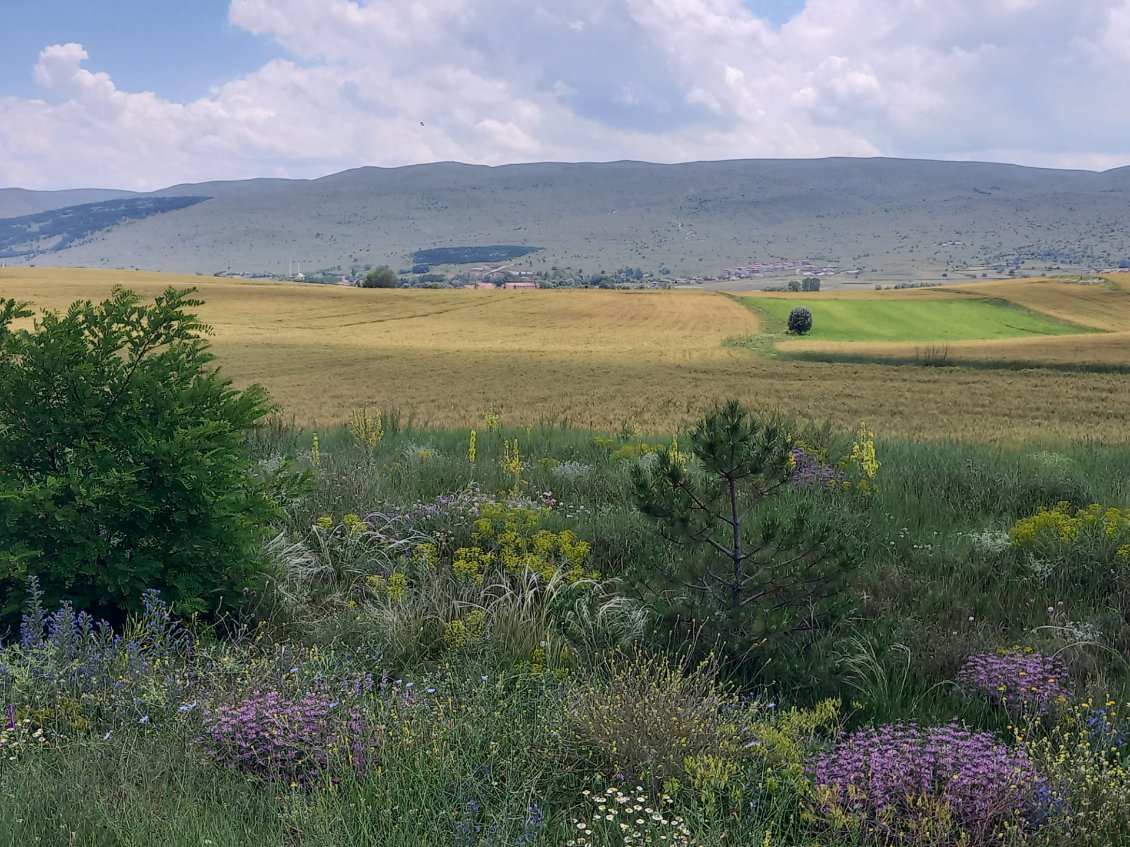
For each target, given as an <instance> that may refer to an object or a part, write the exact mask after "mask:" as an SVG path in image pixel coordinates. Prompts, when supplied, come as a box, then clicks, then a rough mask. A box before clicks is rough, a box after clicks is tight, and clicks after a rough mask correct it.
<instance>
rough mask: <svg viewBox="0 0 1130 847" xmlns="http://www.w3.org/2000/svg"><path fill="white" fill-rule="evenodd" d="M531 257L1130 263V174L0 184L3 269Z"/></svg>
mask: <svg viewBox="0 0 1130 847" xmlns="http://www.w3.org/2000/svg"><path fill="white" fill-rule="evenodd" d="M491 245H518V246H527V247H536V248H538V249H536V250H533V251H532V252H529V253H528V254H526V255H524V256H522V257H520V258H518V259H516V260H515V261H514V262H513V265H514V267H515V268H516V269H519V270H529V271H535V272H537V271H550V270H551V269H553V268H557V269H558V270H559V272H560V270H561V269H565V268H569V269H573V270H576V271H579V272H583V273H586V274H588V273H596V272H598V271H606V272H612V271H615V270H616V269H618V268H620V267H633V268H635V267H638V268H642V269H643V270H644V271H645V272H649V273H659V272H662V271H665V272H667V273H669V274H671V275H697V276H717V275H719V274H721V273H722V272H723V271H724V269H727V268H730V269H732V268H739V267H743V266H750V265H752V264H754V263H769V262H778V263H781V262H784V263H790V262H791V263H798V262H807V263H810V264H811V265H812V266H815V267H820V268H825V267H827V268H836V269H838V270H839V271H840V272H841V273H843V272H846V271H852V272H854V273H856V274H857V276H855V277H852V278H853V279H861V280H900V279H916V278H929V277H932V276H940V275H941V274H943V273H945V274H947V275H949V276H951V277H956V276H960V275H962V274H964V275H966V276H979V275H982V274H985V273H988V274H990V275H1001V274H1003V273H1007V272H1008V271H1010V270H1011V271H1012V272H1013V273H1016V272H1022V273H1026V272H1036V271H1042V270H1044V269H1047V268H1072V269H1074V268H1080V269H1082V268H1098V267H1110V266H1116V265H1118V264H1120V263H1127V262H1130V167H1124V168H1118V169H1115V170H1110V171H1105V172H1101V173H1100V172H1092V171H1065V170H1051V169H1042V168H1029V167H1021V166H1017V165H1003V164H989V163H977V162H942V161H925V160H903V159H847V158H834V159H809V160H803V159H801V160H797V159H790V160H762V159H753V160H736V161H718V162H693V163H685V164H676V165H660V164H649V163H644V162H632V161H624V162H609V163H577V164H564V163H542V164H520V165H504V166H498V167H487V166H480V165H465V164H458V163H450V162H448V163H436V164H428V165H413V166H408V167H401V168H375V167H365V168H358V169H355V170H349V171H344V172H342V173H337V174H333V175H331V176H326V177H322V178H320V179H311V180H290V179H252V180H241V181H228V182H209V183H199V184H192V185H177V186H172V187H169V188H164V189H161V190H159V191H154V192H148V193H136V192H127V191H114V190H102V189H79V190H71V191H51V192H41V191H28V190H24V189H18V188H5V189H0V262H3V263H5V264H8V265H29V264H35V265H40V266H48V265H50V266H86V267H122V268H141V269H146V270H161V271H175V272H182V273H206V274H211V273H235V274H286V273H288V272H292V271H294V270H295V269H296V268H300V269H301V270H303V271H306V272H313V271H319V270H325V271H330V272H334V273H336V272H341V273H348V272H351V271H357V270H359V269H363V268H365V267H366V266H372V265H381V264H388V265H391V266H393V267H394V268H400V267H405V266H410V265H411V264H412V263H413V261H414V259H413V257H414V254H416V253H417V251H422V250H431V249H433V248H444V247H489V246H491Z"/></svg>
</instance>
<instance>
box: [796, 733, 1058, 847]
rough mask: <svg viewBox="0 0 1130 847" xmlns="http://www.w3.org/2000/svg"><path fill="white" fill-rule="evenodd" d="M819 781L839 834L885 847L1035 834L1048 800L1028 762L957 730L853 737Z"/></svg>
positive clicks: (816, 773) (825, 761)
mask: <svg viewBox="0 0 1130 847" xmlns="http://www.w3.org/2000/svg"><path fill="white" fill-rule="evenodd" d="M810 773H811V775H812V778H813V781H814V782H815V785H816V798H817V802H818V804H819V806H820V807H821V810H822V811H823V813H824V814H825V815H826V817H827V818H828V820H829V821H830V822H831V823H832V824H833V825H835V826H838V827H842V828H845V829H849V830H852V831H855V832H856V833H858V834H859V835H860V836H862V837H863V838H864V839H866V840H868V841H873V842H877V843H882V844H905V845H925V844H929V845H958V844H961V845H990V844H999V843H1001V842H1000V838H1001V837H1002V836H1003V834H1004V833H1005V832H1007V831H1013V832H1017V831H1024V830H1026V829H1028V828H1030V824H1031V822H1032V820H1033V818H1034V817H1035V815H1036V812H1037V806H1038V803H1039V798H1040V795H1041V791H1042V790H1043V780H1042V778H1041V776H1040V775H1039V773H1038V772H1037V770H1036V768H1035V766H1034V765H1033V764H1032V761H1031V759H1030V758H1029V757H1028V755H1027V754H1026V753H1025V752H1023V751H1020V750H1012V749H1010V748H1009V747H1007V746H1005V745H1004V744H1002V743H1000V742H999V741H998V740H997V739H996V738H995V737H994V736H993V735H992V734H991V733H987V732H969V731H967V730H964V729H961V728H960V727H958V726H957V725H956V724H951V725H949V726H941V727H930V728H924V727H919V726H918V725H917V724H915V723H897V724H891V725H887V726H881V727H878V728H876V729H866V730H861V731H859V732H854V733H851V734H849V735H847V736H845V737H844V738H842V739H841V740H840V741H839V742H838V743H837V744H836V745H835V746H834V747H833V748H832V749H831V750H829V751H827V752H824V753H821V754H819V755H818V756H817V757H816V759H815V761H814V762H812V763H811V765H810Z"/></svg>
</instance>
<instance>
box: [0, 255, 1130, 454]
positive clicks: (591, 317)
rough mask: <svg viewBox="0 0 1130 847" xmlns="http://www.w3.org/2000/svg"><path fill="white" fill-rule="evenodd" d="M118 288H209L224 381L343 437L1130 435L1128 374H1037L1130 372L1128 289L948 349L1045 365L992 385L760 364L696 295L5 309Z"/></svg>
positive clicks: (425, 294) (1084, 297)
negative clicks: (139, 302)
mask: <svg viewBox="0 0 1130 847" xmlns="http://www.w3.org/2000/svg"><path fill="white" fill-rule="evenodd" d="M115 284H123V285H126V286H129V287H132V288H134V289H136V290H137V291H139V292H140V293H142V294H143V295H145V296H152V295H154V294H156V293H158V292H160V291H162V290H163V289H164V288H165V287H167V286H169V285H176V286H187V285H195V286H197V287H198V288H199V289H200V292H199V293H200V297H201V298H202V299H203V300H204V301H205V304H204V306H203V307H201V309H200V313H201V315H202V317H203V319H204V320H206V321H207V322H208V323H210V324H211V325H212V326H213V328H214V335H213V338H212V340H213V349H214V351H215V353H216V354H217V356H218V358H219V362H220V363H221V364H222V365H223V367H224V368H225V371H226V372H227V373H229V374H230V375H231V376H232V377H233V378H234V379H235V380H236V381H237V382H238V383H239V384H241V385H246V384H249V383H251V382H260V383H262V384H263V385H265V386H266V387H267V388H268V389H269V391H270V393H271V396H272V397H273V398H274V399H275V400H276V401H278V402H279V403H280V405H281V408H282V410H283V412H284V414H285V415H286V416H287V417H288V418H293V419H294V420H295V421H296V422H298V423H300V424H303V425H306V426H318V425H322V426H325V425H327V424H330V425H332V424H333V423H335V422H337V421H340V420H342V419H344V418H345V416H346V415H348V413H349V410H350V409H351V408H353V407H355V406H374V407H378V408H385V409H390V408H399V409H402V410H404V412H405V414H413V415H415V416H416V418H417V420H418V421H420V422H422V423H424V422H426V423H427V424H429V425H431V426H435V427H466V426H468V425H470V424H471V423H472V422H474V421H476V420H478V419H479V418H480V417H481V415H482V414H483V412H484V411H485V410H486V409H488V408H490V407H494V408H496V409H500V410H502V411H503V412H504V413H505V415H506V416H507V417H508V418H509V419H512V420H520V421H528V422H532V423H554V424H557V425H569V426H575V427H583V428H591V429H606V430H618V429H620V428H621V427H622V426H625V425H635V426H639V427H642V428H643V429H645V430H648V431H655V432H659V431H666V432H672V431H674V430H675V429H676V428H677V427H679V426H681V425H682V424H683V423H684V422H685V421H686V420H687V419H688V418H689V417H691V416H692V415H693V414H695V413H696V412H697V410H699V409H701V408H703V407H704V406H706V405H708V404H709V403H710V402H711V401H713V400H714V399H715V398H717V397H720V396H731V397H736V398H738V399H741V400H743V401H745V402H746V403H747V404H748V405H750V406H753V407H756V408H760V409H774V408H781V409H785V410H787V411H789V412H792V413H795V414H798V415H800V416H801V417H804V418H805V419H808V420H815V421H826V422H828V423H829V424H831V425H833V426H835V427H837V428H840V429H849V428H851V427H853V426H854V425H855V424H856V423H857V422H858V421H860V420H864V419H865V420H868V421H870V422H872V423H873V424H875V425H876V426H878V427H879V429H880V431H882V432H885V433H888V434H890V435H898V436H903V437H909V438H918V439H931V440H949V439H957V440H961V441H964V442H971V443H978V442H980V443H986V442H987V443H995V444H1014V445H1015V444H1021V443H1025V442H1027V443H1033V442H1049V441H1051V442H1057V443H1070V442H1078V441H1087V440H1098V441H1101V442H1106V443H1126V442H1127V441H1128V439H1130V432H1128V430H1127V428H1126V427H1125V426H1124V424H1123V421H1122V416H1121V415H1120V414H1118V413H1117V410H1116V404H1115V401H1114V399H1113V398H1117V397H1119V396H1121V395H1123V394H1124V393H1125V392H1126V391H1127V389H1128V388H1130V384H1128V382H1127V376H1126V375H1125V374H1120V373H1117V372H1113V373H1112V372H1105V373H1104V372H1087V371H1086V369H1081V370H1080V372H1067V371H1063V370H1060V371H1055V370H1046V369H1041V368H1040V367H1039V365H1040V363H1041V361H1045V357H1046V360H1047V361H1052V362H1056V363H1060V364H1065V365H1072V364H1074V363H1077V362H1087V361H1092V360H1095V359H1098V360H1100V361H1102V362H1115V363H1117V362H1119V361H1124V360H1125V352H1126V339H1125V333H1124V332H1122V331H1117V330H1115V329H1114V324H1112V323H1110V322H1111V321H1116V322H1117V321H1119V320H1122V318H1119V317H1117V316H1118V315H1126V316H1128V317H1126V319H1127V320H1130V310H1127V309H1125V304H1122V300H1123V299H1127V298H1124V297H1122V295H1120V294H1119V293H1118V291H1119V290H1121V289H1118V288H1117V285H1116V286H1115V289H1116V290H1111V289H1109V288H1104V287H1102V286H1085V285H1067V284H1053V285H1052V286H1051V289H1048V290H1045V288H1043V287H1040V286H1033V285H1031V284H1029V285H1028V286H1027V287H1024V288H1020V289H1017V291H1018V292H1020V293H1015V292H1014V293H1013V294H1010V295H1009V296H1010V297H1014V298H1016V300H1015V302H1017V304H1018V305H1020V306H1022V307H1024V308H1028V309H1032V310H1035V311H1039V310H1040V308H1047V309H1048V311H1047V312H1046V314H1048V315H1050V316H1051V317H1052V318H1054V319H1056V320H1067V321H1073V322H1075V323H1080V324H1083V325H1086V326H1092V327H1095V328H1096V329H1103V330H1107V331H1104V332H1095V333H1090V334H1084V335H1068V336H1041V337H1039V338H1035V339H1004V340H997V341H989V342H983V341H972V342H953V343H952V345H951V346H950V352H949V356H950V358H951V359H952V360H953V361H958V360H959V359H960V356H961V355H964V354H963V353H961V352H960V351H959V346H960V345H966V344H968V345H981V346H980V347H976V348H970V349H971V352H970V353H969V354H968V355H969V357H970V358H974V359H980V358H990V359H994V360H999V359H1002V358H1007V357H1009V356H1014V357H1015V359H1014V360H1016V361H1020V362H1025V363H1029V366H1028V367H1026V369H1023V370H1019V371H1002V370H996V371H992V370H985V369H976V368H964V367H956V368H947V369H943V370H939V369H934V368H915V367H905V366H901V365H899V364H898V363H899V362H904V361H911V362H914V361H915V358H916V351H915V349H914V348H915V347H916V346H919V344H920V343H918V342H915V343H912V344H910V345H909V347H908V346H907V345H906V344H903V345H901V346H898V345H896V346H897V347H898V349H896V350H893V351H891V350H887V349H886V348H884V349H883V350H882V351H880V353H881V355H880V356H879V357H878V360H877V361H875V360H869V361H855V362H851V361H848V362H843V361H834V359H835V358H836V357H835V355H830V354H831V353H834V352H835V351H834V350H831V351H830V350H829V347H828V345H833V344H834V343H833V342H814V341H810V340H801V341H785V342H783V343H782V344H780V348H781V349H782V351H783V352H786V351H789V350H793V349H797V348H794V345H801V346H802V347H803V346H804V345H808V347H804V348H803V349H807V350H813V351H814V352H815V353H817V354H818V355H820V356H823V357H824V358H827V359H831V361H790V360H788V359H787V358H785V357H777V358H774V357H772V356H768V355H759V354H756V353H753V352H751V351H750V350H748V349H745V348H744V347H742V346H741V345H740V344H733V343H732V342H734V341H735V340H739V341H740V340H744V339H749V338H762V337H767V336H763V331H764V327H763V326H762V325H761V324H760V322H759V321H758V319H757V316H756V315H754V314H753V313H752V312H751V311H750V310H749V309H746V308H744V307H743V306H742V305H741V304H740V303H739V302H738V301H736V300H734V299H731V298H728V297H725V296H723V295H717V294H708V293H704V292H695V291H677V292H604V291H518V292H501V291H499V292H487V291H454V292H436V291H415V292H414V291H361V290H356V289H340V288H334V287H326V286H317V287H315V286H299V285H293V284H281V283H259V282H251V281H235V280H218V279H210V278H205V277H190V276H174V275H165V274H151V273H136V272H133V273H131V272H125V271H95V270H75V269H65V270H51V269H30V270H29V269H3V270H0V296H10V297H15V298H17V299H22V300H29V301H31V302H32V303H33V304H34V305H36V306H37V307H41V308H56V309H63V308H66V306H67V305H68V304H69V303H70V302H72V301H73V300H74V299H76V298H100V297H102V296H104V295H105V294H107V293H108V292H109V290H110V288H111V287H112V286H113V285H115ZM990 285H992V284H990ZM1002 285H1003V284H1002ZM1009 285H1019V284H1013V283H1009ZM953 288H954V289H955V290H956V289H958V288H961V289H976V290H978V291H980V290H981V289H982V286H962V287H958V286H955V287H953ZM985 290H986V291H987V290H988V289H987V288H986V289H985ZM1049 292H1050V293H1049ZM998 294H999V296H1001V297H1004V295H1003V294H1000V293H999V292H998ZM1052 294H1054V297H1053V296H1052ZM887 295H891V297H892V298H893V299H892V303H894V302H903V301H906V302H912V299H911V296H913V298H914V299H915V300H920V301H921V302H922V303H925V302H927V301H929V302H934V301H937V300H945V299H946V298H953V297H962V298H968V297H970V296H980V295H970V294H968V293H966V294H954V293H952V292H950V293H947V292H939V290H937V289H928V290H921V291H910V292H904V291H893V292H876V293H875V294H874V295H863V298H864V299H866V300H868V302H870V301H873V300H874V299H875V298H877V297H880V296H881V297H883V298H886V296H887ZM1076 295H1077V296H1076ZM836 296H837V297H839V296H841V295H836ZM852 296H856V295H852ZM994 296H997V295H994ZM1022 296H1023V297H1027V298H1028V299H1027V300H1024V301H1023V302H1021V298H1022ZM821 297H824V294H816V295H789V296H788V298H787V299H784V300H780V301H779V302H782V303H786V304H787V303H792V302H794V301H795V302H796V303H800V302H805V303H808V302H823V301H814V300H813V298H821ZM1033 298H1034V299H1033ZM1004 299H1008V298H1007V297H1004ZM879 302H880V305H883V304H886V299H883V300H880V301H879ZM1120 304H1121V305H1120ZM915 308H920V306H919V304H918V303H915ZM947 308H948V307H947ZM1073 309H1076V310H1078V314H1075V312H1073V311H1072V310H1073ZM994 314H995V312H994ZM1008 314H1009V315H1010V317H1011V316H1013V315H1015V314H1021V313H1020V312H1013V311H1012V310H1008ZM1101 315H1105V316H1106V317H1105V322H1106V325H1101V324H1102V323H1103V320H1102V319H1100V318H1099V317H1098V316H1101ZM1112 316H1114V317H1112ZM780 337H781V338H783V336H780ZM767 338H769V337H767ZM776 340H778V338H777V337H776V336H773V337H771V338H769V343H772V341H776ZM728 342H729V343H728ZM838 343H839V344H844V343H851V344H856V345H858V344H860V343H861V342H838ZM1014 345H1023V346H1022V347H1021V346H1015V347H1014ZM851 350H852V351H853V355H854V354H855V353H858V352H859V348H858V347H852V348H851ZM1010 351H1011V352H1010Z"/></svg>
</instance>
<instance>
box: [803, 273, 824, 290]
mask: <svg viewBox="0 0 1130 847" xmlns="http://www.w3.org/2000/svg"><path fill="white" fill-rule="evenodd" d="M800 290H801V291H819V290H820V277H818V276H806V277H805V278H804V279H802V280H801V281H800Z"/></svg>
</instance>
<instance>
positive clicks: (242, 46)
mask: <svg viewBox="0 0 1130 847" xmlns="http://www.w3.org/2000/svg"><path fill="white" fill-rule="evenodd" d="M227 13H228V0H6V2H5V3H4V9H3V30H2V35H0V43H2V45H3V49H2V50H0V80H3V83H2V90H0V93H3V94H12V95H16V96H20V97H34V96H35V95H36V93H37V91H36V85H35V81H34V74H33V69H34V67H35V63H36V60H37V59H38V57H39V51H40V50H42V49H43V48H44V47H46V46H48V45H49V44H61V43H66V42H68V41H74V42H78V43H79V44H82V45H83V46H85V47H86V49H87V50H88V51H89V52H90V54H91V58H92V60H93V62H94V63H95V64H97V66H98V69H99V70H102V71H106V72H107V73H109V74H110V76H112V77H113V78H114V81H115V82H117V83H118V84H119V85H120V86H121V87H122V88H125V89H129V90H131V91H146V90H150V91H155V92H156V93H157V94H160V95H161V96H162V97H168V98H172V99H176V100H191V99H194V98H196V97H201V96H203V95H205V94H207V93H208V90H209V88H211V87H212V86H214V85H219V84H221V83H223V82H225V81H226V80H228V79H231V78H232V77H233V76H238V75H240V74H245V73H250V72H252V71H254V70H256V69H257V68H259V67H261V66H262V65H263V64H264V63H265V62H266V61H267V60H268V59H271V58H274V57H276V56H278V55H280V53H281V51H280V50H279V49H278V48H277V47H276V46H275V45H273V44H272V43H271V42H270V41H269V40H268V39H264V38H257V37H255V36H253V35H251V34H250V33H248V32H246V31H245V30H242V29H239V28H238V27H235V26H232V25H231V24H229V23H228V17H227Z"/></svg>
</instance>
